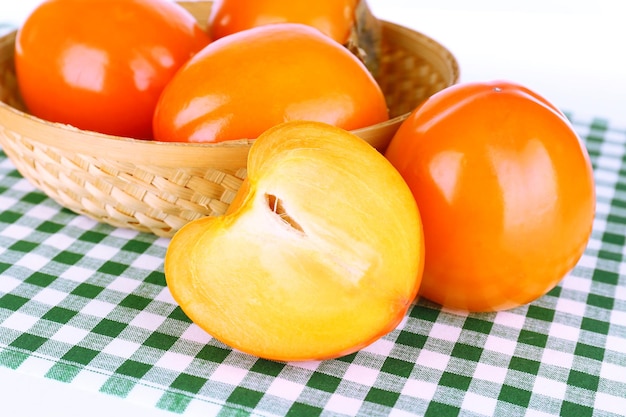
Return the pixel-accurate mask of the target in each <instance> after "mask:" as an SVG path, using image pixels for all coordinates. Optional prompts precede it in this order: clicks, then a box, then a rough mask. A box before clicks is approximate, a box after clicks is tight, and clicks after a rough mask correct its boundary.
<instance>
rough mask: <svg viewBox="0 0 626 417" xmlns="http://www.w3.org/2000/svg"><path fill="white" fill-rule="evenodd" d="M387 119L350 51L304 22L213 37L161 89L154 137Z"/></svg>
mask: <svg viewBox="0 0 626 417" xmlns="http://www.w3.org/2000/svg"><path fill="white" fill-rule="evenodd" d="M388 118H389V115H388V112H387V104H386V102H385V96H384V95H383V93H382V91H381V89H380V86H379V85H378V84H377V82H376V80H375V79H374V77H373V76H372V75H371V74H370V72H369V71H368V70H367V68H366V67H365V65H364V64H363V63H362V62H361V61H359V60H358V59H357V58H356V57H355V56H354V55H353V54H351V53H350V52H349V51H348V50H347V49H346V48H344V47H343V46H341V45H340V44H338V43H337V42H335V41H333V40H332V39H330V38H329V37H327V36H325V35H323V34H321V33H320V32H319V31H318V30H317V29H314V28H312V27H310V26H307V25H303V24H300V23H277V24H273V25H265V26H260V27H257V28H253V29H247V30H244V31H242V32H238V33H235V34H233V35H229V36H226V37H224V38H221V39H218V40H216V41H214V42H212V43H211V44H210V45H208V46H207V47H205V48H204V49H203V50H202V51H200V52H199V53H198V54H196V55H195V56H194V57H193V58H192V59H191V60H190V61H189V62H188V63H187V64H185V65H184V66H183V67H182V68H181V70H180V71H179V72H178V73H177V74H176V76H174V78H173V79H172V80H171V81H170V83H169V84H168V85H167V87H166V88H165V89H164V91H163V94H162V95H161V97H160V99H159V102H158V104H157V107H156V111H155V115H154V125H153V126H154V135H155V139H157V140H161V141H170V142H221V141H225V140H234V139H242V138H247V139H254V138H256V137H257V136H259V135H260V134H261V133H262V132H263V131H265V130H267V129H269V128H270V127H272V126H275V125H277V124H279V123H282V122H285V121H292V120H311V121H319V122H324V123H328V124H332V125H335V126H338V127H341V128H344V129H346V130H353V129H358V128H362V127H366V126H370V125H374V124H377V123H380V122H383V121H386V120H387V119H388Z"/></svg>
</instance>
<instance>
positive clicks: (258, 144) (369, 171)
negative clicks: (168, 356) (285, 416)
mask: <svg viewBox="0 0 626 417" xmlns="http://www.w3.org/2000/svg"><path fill="white" fill-rule="evenodd" d="M421 233H422V229H421V222H420V216H419V211H418V208H417V206H416V204H415V200H414V198H413V196H412V194H411V191H410V190H409V188H408V186H407V185H406V183H405V182H404V180H403V179H402V177H401V176H400V174H399V173H398V172H397V171H396V169H395V168H393V166H392V165H391V164H390V163H389V161H387V160H386V159H385V158H384V157H383V155H382V154H380V153H379V152H378V151H376V150H375V149H374V148H373V147H371V146H370V145H368V144H367V143H366V142H365V141H363V140H362V139H360V138H359V137H357V136H356V135H354V134H352V133H350V132H347V131H345V130H343V129H340V128H337V127H334V126H331V125H328V124H324V123H319V122H304V121H297V122H288V123H285V124H281V125H278V126H276V127H273V128H271V129H269V130H268V131H266V132H265V133H263V134H262V135H261V136H260V137H259V138H258V139H257V140H256V141H255V142H254V143H253V145H252V147H251V149H250V153H249V158H248V177H247V179H246V181H245V184H244V186H243V187H241V188H240V190H239V193H238V195H237V198H236V199H235V202H233V204H232V205H231V208H230V210H229V212H228V213H227V214H225V215H223V216H219V217H206V218H202V219H199V220H195V221H192V222H191V223H188V224H187V225H186V226H184V227H183V228H182V229H181V230H179V231H178V232H177V233H176V235H175V236H174V237H173V238H172V240H171V242H170V244H169V246H168V248H167V253H166V257H165V277H166V280H167V285H168V287H169V289H170V291H171V293H172V295H173V297H174V299H175V300H176V301H177V302H178V303H179V305H180V307H181V308H182V310H183V311H184V312H185V313H186V314H187V315H188V316H189V317H190V318H191V320H193V321H194V322H195V323H196V324H198V325H199V326H200V327H201V328H203V329H204V330H206V331H207V332H208V333H209V334H211V335H213V336H214V337H215V338H217V339H219V340H221V341H222V342H224V343H226V344H228V345H230V346H231V347H233V348H236V349H239V350H241V351H244V352H247V353H249V354H252V355H255V356H259V357H263V358H267V359H274V360H281V361H295V360H319V359H327V358H334V357H339V356H342V355H346V354H349V353H352V352H354V351H356V350H358V349H361V348H363V347H365V346H367V345H368V344H370V343H372V342H374V341H375V340H377V339H378V338H380V337H382V336H383V335H385V334H386V333H388V332H389V331H391V330H393V329H394V328H395V326H396V325H397V324H398V323H399V322H400V320H402V318H403V317H404V315H405V314H406V311H407V309H408V308H409V306H410V305H411V303H412V301H413V300H414V298H415V296H416V294H417V291H418V288H419V285H420V281H421V273H422V268H423V259H424V245H423V237H422V234H421Z"/></svg>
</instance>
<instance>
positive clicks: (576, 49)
mask: <svg viewBox="0 0 626 417" xmlns="http://www.w3.org/2000/svg"><path fill="white" fill-rule="evenodd" d="M294 1H299V0H294ZM302 1H304V0H302ZM38 3H39V1H38V0H20V1H19V2H18V1H9V0H1V1H0V21H11V22H12V23H13V24H15V25H18V24H20V23H21V22H22V21H23V20H24V19H25V18H26V16H27V15H28V13H29V12H30V10H31V9H32V8H33V7H35V6H36V5H37V4H38ZM368 3H369V5H370V7H371V8H372V10H373V11H374V13H375V14H376V15H377V16H379V17H380V18H382V19H385V20H389V21H393V22H396V23H400V24H402V25H405V26H409V27H411V28H413V29H416V30H418V31H420V32H422V33H424V34H426V35H428V36H430V37H432V38H434V39H436V40H437V41H439V42H441V43H442V44H443V45H445V46H446V47H447V48H448V49H450V50H451V51H452V53H453V54H454V55H455V56H456V57H457V59H458V60H459V62H460V66H461V77H462V78H461V80H462V81H486V80H493V79H508V80H511V81H516V82H519V83H522V84H524V85H526V86H527V87H529V88H531V89H533V90H535V91H536V92H537V93H539V94H541V95H543V96H544V97H546V98H547V99H549V100H551V101H552V102H554V104H556V105H557V106H559V107H560V108H561V109H563V110H568V111H573V112H576V113H582V114H584V115H587V116H598V117H605V118H608V119H610V120H611V121H613V122H614V123H616V124H620V125H626V48H625V46H624V43H626V23H624V21H625V19H626V7H625V3H624V1H623V0H594V1H590V0H525V1H523V2H522V1H511V0H499V1H496V0H472V1H467V0H465V1H463V0H433V1H425V0H369V1H368Z"/></svg>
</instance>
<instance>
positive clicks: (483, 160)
mask: <svg viewBox="0 0 626 417" xmlns="http://www.w3.org/2000/svg"><path fill="white" fill-rule="evenodd" d="M385 156H386V157H387V158H388V159H389V160H390V161H391V162H392V164H393V165H394V166H395V167H396V168H397V169H398V170H399V172H400V173H401V174H402V176H403V177H404V179H405V180H406V182H407V183H408V184H409V187H410V188H411V189H412V191H413V195H414V196H415V199H416V201H417V204H418V206H419V208H420V213H421V216H422V222H423V226H424V235H425V245H426V261H425V267H424V276H423V283H422V287H421V290H420V294H421V296H423V297H424V298H427V299H430V300H432V301H434V302H436V303H439V304H441V305H443V306H445V307H447V308H450V309H452V310H463V311H477V312H481V311H498V310H504V309H510V308H514V307H518V306H521V305H524V304H527V303H529V302H531V301H534V300H535V299H537V298H539V297H541V296H543V295H544V294H546V293H547V292H548V291H550V290H551V289H552V288H554V287H555V286H556V285H557V284H558V283H559V282H560V281H561V280H562V279H563V278H564V277H565V275H566V274H567V273H568V272H570V271H571V270H572V268H574V266H575V265H576V263H577V262H578V260H579V259H580V257H581V256H582V254H583V252H584V250H585V247H586V245H587V242H588V240H589V237H590V234H591V229H592V226H593V219H594V214H595V188H594V178H593V171H592V166H591V163H590V160H589V155H588V153H587V150H586V149H585V147H584V145H583V143H582V142H581V140H580V139H579V138H578V137H577V135H576V133H575V131H574V129H573V128H572V126H571V125H570V123H569V122H568V120H567V119H566V117H565V116H564V115H563V114H562V113H561V112H560V111H559V110H558V109H557V108H556V107H555V106H554V105H552V104H551V103H549V102H548V101H547V100H546V99H545V98H543V97H541V96H539V95H538V94H536V93H535V92H533V91H531V90H529V89H527V88H525V87H523V86H520V85H518V84H515V83H511V82H506V81H494V82H486V83H478V82H477V83H465V84H458V85H456V86H453V87H449V88H448V89H445V90H443V91H441V92H440V93H437V94H435V95H433V96H432V97H431V98H429V99H427V100H426V101H425V102H424V103H423V104H422V105H421V106H420V107H418V108H417V109H415V110H414V111H413V113H412V114H411V115H410V116H409V118H408V119H407V120H406V122H404V123H403V124H402V125H401V127H400V129H399V130H398V132H397V133H396V135H395V136H394V137H393V139H392V140H391V142H390V144H389V147H388V148H387V150H386V153H385Z"/></svg>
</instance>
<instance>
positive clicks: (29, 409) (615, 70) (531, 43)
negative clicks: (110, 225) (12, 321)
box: [0, 0, 626, 417]
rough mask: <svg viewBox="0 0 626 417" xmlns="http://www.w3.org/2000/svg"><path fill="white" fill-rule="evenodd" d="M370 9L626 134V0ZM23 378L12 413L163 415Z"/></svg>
mask: <svg viewBox="0 0 626 417" xmlns="http://www.w3.org/2000/svg"><path fill="white" fill-rule="evenodd" d="M294 1H298V0H294ZM38 3H39V1H36V0H19V1H17V0H14V1H9V0H0V22H11V23H13V24H14V25H19V24H20V23H21V22H22V21H23V20H24V19H25V18H26V16H27V15H28V13H29V12H30V10H32V8H33V7H35V6H36V5H37V4H38ZM369 4H370V6H371V8H372V10H373V12H374V13H375V14H376V15H377V16H378V17H380V18H382V19H385V20H389V21H393V22H396V23H400V24H402V25H404V26H408V27H411V28H413V29H415V30H418V31H420V32H422V33H424V34H426V35H428V36H430V37H432V38H434V39H436V40H437V41H439V42H440V43H442V44H443V45H445V46H446V47H447V48H448V49H450V50H451V51H452V53H453V54H454V55H455V56H456V57H457V59H458V60H459V63H460V67H461V81H486V80H493V79H508V80H511V81H516V82H518V83H521V84H524V85H526V86H527V87H529V88H531V89H533V90H535V91H536V92H537V93H539V94H541V95H543V96H544V97H546V98H547V99H549V100H551V101H552V102H553V103H554V104H556V105H557V106H559V107H560V108H561V109H563V110H567V111H572V112H574V113H575V114H580V115H583V116H585V117H591V116H597V117H603V118H607V119H609V120H610V121H611V123H612V124H615V125H619V126H626V58H625V57H626V48H625V47H624V43H625V42H626V24H625V23H624V20H625V18H626V12H625V8H624V6H623V4H625V3H624V2H623V0H594V1H589V0H586V1H583V0H541V1H539V0H526V1H524V2H521V1H515V2H513V1H504V0H500V1H495V0H473V1H467V0H466V1H461V0H435V1H428V2H427V1H424V0H369ZM15 374H16V373H15V372H12V371H8V370H6V369H0V404H2V408H3V412H2V414H3V415H4V414H5V413H6V414H7V415H16V416H17V415H19V416H26V417H28V416H31V415H46V416H64V417H71V416H79V415H80V416H82V415H89V416H91V417H98V416H107V417H110V416H111V415H116V414H117V415H135V416H142V415H150V416H159V415H161V413H158V412H156V411H155V410H150V411H149V414H148V410H144V409H140V408H132V409H131V408H130V407H131V405H130V404H126V403H125V402H123V401H121V400H119V399H117V398H112V397H108V396H100V395H95V394H88V393H83V394H81V395H77V392H76V388H75V387H73V386H72V387H71V389H70V386H68V385H64V384H61V383H56V382H53V381H47V380H46V381H44V380H40V379H37V378H30V377H28V376H27V375H21V374H20V375H15ZM33 393H37V394H36V395H33ZM120 413H121V414H120ZM130 413H133V414H130ZM164 415H165V414H164ZM167 415H169V414H167Z"/></svg>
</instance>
